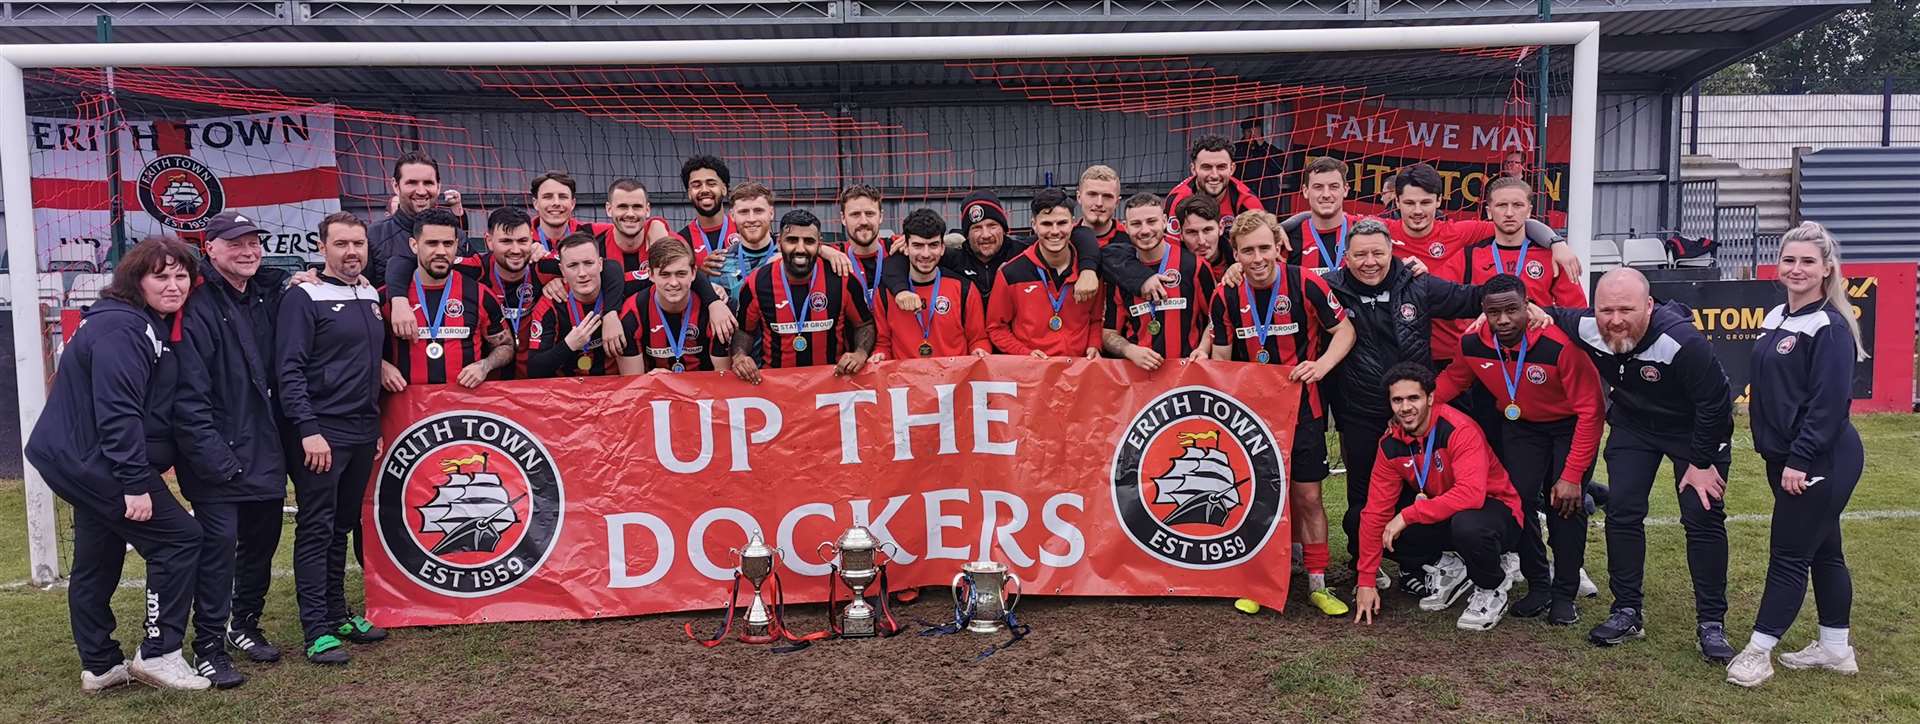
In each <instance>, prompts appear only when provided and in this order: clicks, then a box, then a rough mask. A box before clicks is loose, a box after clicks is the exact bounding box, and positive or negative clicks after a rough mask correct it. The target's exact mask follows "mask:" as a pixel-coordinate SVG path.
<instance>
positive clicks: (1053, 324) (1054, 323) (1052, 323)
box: [1047, 314, 1065, 332]
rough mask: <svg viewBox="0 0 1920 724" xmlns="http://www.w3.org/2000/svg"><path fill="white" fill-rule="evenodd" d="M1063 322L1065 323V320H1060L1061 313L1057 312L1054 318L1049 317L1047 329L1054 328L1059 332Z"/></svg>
mask: <svg viewBox="0 0 1920 724" xmlns="http://www.w3.org/2000/svg"><path fill="white" fill-rule="evenodd" d="M1063 324H1065V323H1064V322H1062V321H1060V315H1058V314H1056V315H1053V318H1052V319H1048V320H1047V329H1051V330H1053V331H1055V332H1058V331H1060V327H1061V326H1062V325H1063Z"/></svg>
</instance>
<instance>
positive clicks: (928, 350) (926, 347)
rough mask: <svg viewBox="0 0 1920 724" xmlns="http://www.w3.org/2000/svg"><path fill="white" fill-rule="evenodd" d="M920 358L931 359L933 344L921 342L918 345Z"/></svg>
mask: <svg viewBox="0 0 1920 724" xmlns="http://www.w3.org/2000/svg"><path fill="white" fill-rule="evenodd" d="M920 356H922V357H932V356H933V343H932V342H921V343H920Z"/></svg>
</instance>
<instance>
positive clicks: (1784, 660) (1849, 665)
mask: <svg viewBox="0 0 1920 724" xmlns="http://www.w3.org/2000/svg"><path fill="white" fill-rule="evenodd" d="M1780 665H1781V666H1785V667H1787V668H1789V669H1826V670H1828V671H1837V672H1840V673H1842V674H1846V675H1848V676H1852V675H1854V674H1858V673H1860V662H1859V661H1858V660H1857V659H1855V658H1854V656H1853V647H1852V646H1848V647H1847V650H1846V652H1845V653H1838V654H1836V653H1834V652H1833V649H1830V648H1827V646H1826V645H1825V644H1822V643H1820V642H1819V641H1815V642H1813V643H1810V644H1807V647H1806V648H1804V649H1801V650H1799V651H1795V652H1793V653H1791V654H1781V655H1780Z"/></svg>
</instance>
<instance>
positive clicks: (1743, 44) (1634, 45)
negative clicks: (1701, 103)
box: [1600, 32, 1753, 53]
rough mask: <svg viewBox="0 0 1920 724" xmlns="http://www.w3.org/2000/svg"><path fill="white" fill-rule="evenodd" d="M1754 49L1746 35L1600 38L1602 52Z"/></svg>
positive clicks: (1606, 36)
mask: <svg viewBox="0 0 1920 724" xmlns="http://www.w3.org/2000/svg"><path fill="white" fill-rule="evenodd" d="M1750 47H1753V38H1751V37H1750V36H1749V35H1748V34H1747V33H1731V32H1728V33H1661V34H1659V35H1606V34H1602V35H1601V36H1600V52H1602V53H1658V52H1664V51H1673V50H1731V49H1734V48H1750Z"/></svg>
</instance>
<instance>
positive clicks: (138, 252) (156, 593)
mask: <svg viewBox="0 0 1920 724" xmlns="http://www.w3.org/2000/svg"><path fill="white" fill-rule="evenodd" d="M196 268H197V267H196V262H195V261H194V257H193V250H192V249H191V248H189V247H188V246H186V245H185V244H182V243H180V242H178V241H174V240H171V239H149V240H147V241H143V242H141V243H140V244H139V245H138V246H135V247H134V248H133V250H132V251H130V252H128V253H127V255H126V257H124V258H122V259H121V260H120V265H119V267H118V268H116V269H115V270H114V275H113V281H112V283H111V284H110V285H109V286H108V287H107V288H106V290H105V291H103V292H102V293H101V300H100V301H99V302H98V303H96V304H94V305H93V307H92V308H91V309H89V310H88V311H87V314H86V317H85V318H84V320H83V321H82V322H81V325H80V328H79V329H78V330H77V331H75V332H74V335H73V341H72V342H70V343H68V345H67V349H66V351H65V352H64V353H62V354H61V356H60V365H59V368H58V373H57V374H56V375H55V376H54V378H53V391H52V394H50V395H49V396H48V398H47V406H46V409H45V411H44V412H42V413H41V415H40V421H39V423H38V424H36V425H34V428H33V433H32V435H31V436H30V437H29V438H28V440H27V449H26V453H27V459H28V460H29V461H31V462H32V463H33V466H34V467H35V468H36V469H38V470H39V471H40V473H41V474H42V475H44V476H45V477H46V480H47V485H48V487H50V488H52V489H53V492H54V493H56V494H58V495H59V496H60V497H61V498H63V499H65V500H66V501H67V502H68V503H71V504H72V505H73V569H72V571H71V572H70V573H69V574H68V575H69V581H68V588H67V610H68V615H69V617H70V619H71V622H72V625H73V642H74V645H75V647H77V648H78V649H79V652H80V665H81V668H82V672H81V676H80V688H81V689H82V690H85V691H89V692H91V691H99V690H101V689H105V688H107V687H110V686H115V685H119V684H124V683H127V682H128V681H129V680H130V679H139V680H141V681H143V682H146V683H149V684H152V685H154V686H159V687H164V688H174V689H205V688H207V686H208V684H209V682H208V681H207V680H206V679H204V678H201V677H200V676H197V675H195V674H194V673H193V669H192V667H189V666H188V665H187V663H186V660H185V659H184V658H183V657H182V656H181V655H180V642H181V638H182V637H183V635H184V633H185V630H186V623H187V611H188V607H189V605H190V603H191V601H192V595H193V581H194V571H195V569H196V567H197V566H198V560H199V548H200V525H199V524H198V523H196V522H195V521H194V519H193V516H192V515H189V514H188V513H187V511H186V509H185V508H183V507H181V505H180V501H179V500H176V499H175V498H174V497H173V494H172V493H171V492H169V491H168V490H167V485H166V483H165V482H163V481H162V480H161V479H160V473H161V472H163V471H165V470H166V469H168V468H170V467H172V465H173V457H174V448H173V443H172V438H173V434H172V425H171V422H172V408H173V390H174V388H175V386H176V384H177V382H178V379H179V373H178V367H177V365H176V364H175V362H174V354H173V345H174V343H175V342H178V341H179V337H178V333H179V326H178V324H177V322H178V315H177V313H178V312H179V311H180V307H181V305H182V304H184V303H186V299H187V292H188V290H190V289H191V288H192V284H193V277H194V276H195V274H196ZM128 545H131V546H133V549H134V550H135V551H137V552H139V554H140V557H141V558H144V559H146V561H147V589H146V597H145V608H146V612H147V613H146V622H145V626H144V640H143V641H142V642H141V644H140V647H139V649H138V651H137V652H136V653H135V654H134V658H133V661H132V662H127V661H126V660H125V654H123V653H122V652H121V650H120V642H118V641H115V640H114V639H113V630H114V626H115V623H114V618H113V607H112V602H113V592H114V589H115V588H116V587H118V586H119V583H120V570H121V564H122V563H123V562H124V561H125V560H126V547H127V546H128Z"/></svg>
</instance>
